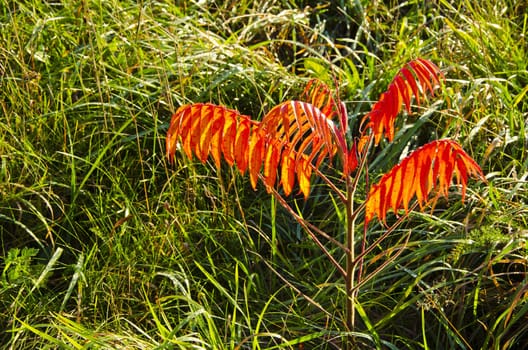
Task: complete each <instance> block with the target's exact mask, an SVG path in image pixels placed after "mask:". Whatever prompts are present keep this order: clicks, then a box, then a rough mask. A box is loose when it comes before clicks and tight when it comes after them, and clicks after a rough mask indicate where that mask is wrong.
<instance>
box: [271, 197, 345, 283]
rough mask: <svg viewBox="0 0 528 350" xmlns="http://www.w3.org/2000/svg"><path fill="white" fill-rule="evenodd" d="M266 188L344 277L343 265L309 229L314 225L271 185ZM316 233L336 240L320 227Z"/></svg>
mask: <svg viewBox="0 0 528 350" xmlns="http://www.w3.org/2000/svg"><path fill="white" fill-rule="evenodd" d="M268 189H269V190H270V191H271V193H272V194H273V196H275V198H276V199H277V200H278V201H279V203H280V204H281V205H282V206H283V208H285V209H286V210H287V211H288V212H289V213H290V215H291V216H293V218H294V219H295V221H297V222H298V223H299V224H300V225H301V226H302V228H303V229H304V230H305V231H306V232H307V233H308V235H309V236H310V237H311V238H312V240H313V241H314V242H315V244H317V246H318V247H319V249H321V251H322V252H323V253H324V254H325V255H326V257H327V258H328V260H330V262H331V263H332V265H334V266H335V268H336V269H337V271H339V273H340V274H341V276H343V278H346V271H345V270H344V269H343V267H341V265H340V264H339V262H338V261H337V260H336V259H335V258H334V257H333V256H332V254H330V252H329V251H328V249H326V247H325V246H324V245H323V243H321V241H320V240H319V239H318V238H317V236H316V234H315V233H314V232H313V231H312V230H311V229H310V227H312V228H315V226H313V225H311V224H309V223H307V222H306V221H305V220H304V219H303V218H302V217H301V216H300V215H298V214H297V213H296V212H295V211H294V210H293V209H292V207H290V205H288V203H286V201H285V200H284V198H283V197H282V196H281V195H280V194H279V192H277V191H276V190H275V189H274V188H273V187H268ZM317 233H318V234H320V235H323V236H324V237H325V238H327V239H329V240H331V241H332V242H337V241H335V240H334V239H332V238H331V237H330V236H329V235H328V234H326V233H325V232H323V231H322V230H320V229H317ZM337 243H339V242H337ZM339 246H342V245H341V244H339Z"/></svg>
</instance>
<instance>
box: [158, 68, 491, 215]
mask: <svg viewBox="0 0 528 350" xmlns="http://www.w3.org/2000/svg"><path fill="white" fill-rule="evenodd" d="M442 79H443V75H442V73H441V72H440V70H439V69H438V67H437V66H435V65H434V64H433V63H431V62H429V61H427V60H423V59H417V60H415V61H411V62H409V63H408V64H407V65H406V66H405V67H404V68H402V69H401V70H400V71H399V72H398V74H397V75H396V77H395V78H394V79H393V81H392V82H391V83H390V84H389V87H388V89H387V91H386V92H384V93H383V94H382V95H381V97H380V99H379V100H378V101H377V102H376V103H375V104H374V105H373V107H372V110H371V111H370V112H369V113H367V114H366V115H365V117H364V118H363V122H362V125H363V128H362V129H363V130H362V133H363V135H362V140H361V141H360V144H359V145H358V147H356V144H355V143H353V144H352V146H349V145H348V143H347V139H346V131H347V129H348V123H347V112H346V109H345V105H344V104H343V103H341V102H340V101H337V102H336V100H335V99H334V98H333V97H332V94H331V92H330V89H329V88H328V86H326V85H325V84H323V83H321V82H319V81H317V80H314V81H311V82H310V83H309V84H308V85H307V87H306V89H305V92H304V94H303V100H300V101H286V102H283V103H281V104H279V105H278V106H276V107H274V108H273V109H271V110H270V111H269V112H268V113H267V114H266V115H265V116H264V118H263V119H262V120H261V121H256V120H252V119H251V118H250V117H248V116H245V115H241V114H240V113H239V112H237V111H235V110H231V109H228V108H226V107H223V106H217V105H213V104H209V103H197V104H190V105H184V106H182V107H180V108H179V109H178V110H177V111H176V113H174V115H173V116H172V119H171V123H170V126H169V131H168V133H167V140H166V150H167V156H168V157H169V160H172V158H173V157H174V154H175V152H176V149H177V146H178V145H181V147H182V148H183V150H184V152H185V154H186V155H187V157H189V158H192V155H193V153H194V154H195V155H196V157H197V158H198V159H199V160H200V161H202V162H205V161H206V160H207V158H208V157H209V155H211V156H212V158H213V160H214V162H215V164H216V166H217V167H219V166H220V162H221V158H222V156H223V158H224V159H225V160H226V162H227V163H228V164H229V165H230V166H233V165H236V166H237V168H238V169H239V171H240V172H241V173H242V174H244V173H245V172H246V170H247V171H248V172H249V176H250V180H251V185H252V186H253V188H255V187H256V185H257V182H258V177H259V174H261V171H262V174H263V179H264V184H265V185H266V188H267V190H268V191H270V190H271V188H272V187H273V186H275V184H276V182H277V176H280V182H279V186H282V188H283V190H284V194H285V195H289V194H290V193H291V192H292V191H293V188H294V184H295V179H296V178H297V182H298V184H299V188H300V191H301V192H302V193H303V194H304V196H305V197H308V195H309V193H310V178H311V175H312V173H313V170H314V168H318V167H319V166H320V164H321V163H322V162H323V161H324V160H325V159H332V158H333V157H334V156H335V155H336V154H338V155H339V158H340V159H341V163H342V166H343V169H342V170H343V175H344V176H348V175H350V174H351V173H352V172H353V171H354V170H355V169H356V167H357V166H358V157H357V154H358V152H367V151H368V145H365V144H364V143H363V142H364V141H365V140H366V139H367V138H366V135H367V133H368V132H369V131H371V132H372V134H373V136H374V144H375V145H377V144H378V143H379V142H380V140H381V137H383V136H385V137H386V138H387V139H388V140H389V141H392V139H393V138H394V120H395V118H396V116H397V115H398V114H399V113H400V111H401V109H402V106H403V105H405V108H406V110H407V111H410V108H411V99H412V97H414V99H415V101H416V102H417V103H418V104H419V103H420V100H421V99H423V98H425V97H426V95H427V92H430V93H431V94H432V93H434V89H435V87H436V86H437V85H439V84H440V81H441V80H442ZM336 118H337V119H338V121H337V124H336V122H335V121H334V120H335V119H336ZM453 175H455V177H456V180H457V183H458V184H460V185H461V187H462V196H464V195H465V192H466V183H467V179H468V176H475V177H478V178H481V179H483V175H482V171H481V169H480V167H479V166H478V165H477V164H476V163H475V161H474V160H473V159H471V157H469V156H468V155H467V154H466V153H465V152H464V151H463V150H462V148H461V147H460V146H459V145H458V144H457V143H455V142H454V141H451V140H441V141H434V142H432V143H430V144H428V145H425V146H423V147H422V148H420V149H418V150H416V151H415V152H413V153H412V154H411V155H410V156H409V157H407V158H405V159H404V160H403V161H402V162H401V163H400V164H398V165H397V166H396V167H394V168H393V169H392V170H391V171H390V172H389V173H387V174H385V175H384V176H383V177H382V179H381V181H380V182H379V183H378V184H376V185H374V186H372V188H371V190H370V193H369V196H368V198H367V203H366V216H365V220H366V222H367V223H368V222H369V221H370V220H371V219H372V218H373V217H374V216H378V217H379V218H380V219H381V220H385V216H386V213H387V211H388V210H389V209H393V210H394V211H396V210H398V209H399V208H402V207H403V208H404V209H405V211H406V212H407V210H408V206H409V202H410V201H411V199H412V198H413V197H414V196H416V198H417V200H418V202H419V203H420V205H423V204H424V203H425V202H426V201H427V198H428V195H429V193H430V192H431V191H432V190H433V189H436V190H437V191H438V194H444V195H445V194H446V193H447V188H448V187H449V185H450V184H451V180H452V177H453Z"/></svg>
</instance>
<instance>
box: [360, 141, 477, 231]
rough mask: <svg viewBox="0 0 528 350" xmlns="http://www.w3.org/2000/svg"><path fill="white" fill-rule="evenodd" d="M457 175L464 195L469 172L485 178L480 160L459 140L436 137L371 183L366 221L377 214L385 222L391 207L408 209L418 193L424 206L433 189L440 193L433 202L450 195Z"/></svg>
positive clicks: (406, 210)
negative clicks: (437, 138) (463, 147)
mask: <svg viewBox="0 0 528 350" xmlns="http://www.w3.org/2000/svg"><path fill="white" fill-rule="evenodd" d="M453 175H455V176H456V178H457V183H458V184H460V185H461V187H462V199H463V198H464V195H465V191H466V184H467V177H468V175H469V176H473V177H475V178H478V179H481V180H483V181H485V179H484V176H483V174H482V170H481V169H480V167H479V166H478V164H477V163H476V162H475V161H474V160H473V159H472V158H471V157H470V156H469V155H468V154H467V153H466V152H464V150H463V149H462V147H460V145H458V144H457V143H456V142H455V141H452V140H439V141H433V142H431V143H428V144H427V145H425V146H422V147H420V148H419V149H417V150H416V151H414V152H412V153H411V154H410V155H409V156H408V157H406V158H405V159H404V160H402V162H401V163H400V164H398V165H396V166H395V167H394V168H392V170H390V171H389V172H388V173H386V174H385V175H383V177H382V178H381V180H380V181H379V182H378V183H377V184H375V185H373V186H372V187H371V189H370V192H369V195H368V198H367V203H366V209H365V223H366V224H368V222H369V221H370V220H372V218H373V217H374V216H378V218H379V219H380V220H381V221H383V222H384V221H385V217H386V214H387V212H388V210H389V209H392V210H393V211H397V210H398V209H400V208H401V207H402V205H403V208H404V209H405V212H406V213H407V212H408V206H409V202H410V200H411V199H412V198H413V197H414V196H416V198H417V200H418V203H419V204H420V206H423V205H424V204H425V203H426V202H427V200H428V196H429V193H430V192H431V190H433V189H435V190H436V191H437V193H438V194H437V197H436V198H434V199H433V203H434V201H436V199H437V198H438V196H440V195H443V196H447V194H448V188H449V186H450V184H451V182H452V178H453Z"/></svg>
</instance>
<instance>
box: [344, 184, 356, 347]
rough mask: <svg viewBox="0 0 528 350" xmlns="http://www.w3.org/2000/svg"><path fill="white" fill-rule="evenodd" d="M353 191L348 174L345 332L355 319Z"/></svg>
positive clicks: (351, 342)
mask: <svg viewBox="0 0 528 350" xmlns="http://www.w3.org/2000/svg"><path fill="white" fill-rule="evenodd" d="M354 193H355V186H354V184H353V181H351V178H350V176H348V177H347V193H346V247H347V252H346V274H345V289H346V305H345V310H346V311H345V317H346V320H345V322H346V328H347V332H353V331H354V329H355V320H356V308H355V302H356V292H355V288H354V287H355V282H356V281H355V251H354V245H355V242H354V231H355V221H356V220H355V216H354ZM345 342H346V344H344V347H343V348H345V349H347V350H351V349H352V348H353V345H354V336H353V335H351V334H349V335H348V336H347V337H345Z"/></svg>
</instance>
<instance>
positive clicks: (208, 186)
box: [0, 0, 528, 349]
mask: <svg viewBox="0 0 528 350" xmlns="http://www.w3.org/2000/svg"><path fill="white" fill-rule="evenodd" d="M220 3H221V2H218V4H217V5H212V4H210V3H208V2H201V1H196V2H195V1H182V2H180V6H179V7H178V6H175V5H174V4H173V3H172V2H164V1H149V2H143V3H141V2H140V3H137V2H131V1H111V2H73V1H63V2H60V3H59V2H50V1H48V2H37V1H33V2H32V1H28V2H10V1H6V0H0V242H1V256H2V257H1V259H0V329H2V330H5V332H0V343H1V344H2V348H6V349H8V348H12V349H18V348H30V347H33V348H82V347H90V346H92V347H101V348H116V349H117V348H145V349H147V348H157V347H168V348H170V347H172V348H197V349H200V348H204V349H234V348H236V347H237V346H238V347H239V348H240V349H247V348H252V349H267V348H273V347H275V348H285V349H298V348H299V347H300V344H304V347H305V348H306V349H335V348H339V346H340V344H341V337H342V336H343V332H344V330H343V329H342V319H343V317H344V315H343V310H340V309H339V305H342V300H341V298H343V292H342V291H343V288H344V287H343V286H342V285H341V284H340V283H338V281H339V278H338V277H337V276H336V273H335V271H333V270H332V268H331V267H330V265H329V264H328V262H327V261H326V260H325V259H324V257H322V256H321V254H320V252H319V251H318V250H317V248H316V247H315V246H314V244H313V243H312V242H311V241H310V240H309V239H308V238H307V236H306V235H305V234H304V232H303V231H302V229H301V228H300V227H299V226H298V225H297V224H296V223H295V222H294V221H293V220H292V219H291V217H289V215H288V213H285V212H283V211H282V210H280V209H279V208H277V207H280V206H277V205H276V203H273V202H272V200H271V199H270V198H269V197H268V196H267V195H266V194H265V193H264V191H262V190H261V189H258V190H257V191H253V190H251V188H250V186H249V185H248V184H247V183H246V180H245V179H243V178H242V177H240V176H238V175H237V174H236V173H235V172H232V171H231V170H230V169H229V168H227V167H226V168H223V169H222V171H221V172H216V171H215V170H214V166H212V165H209V164H206V165H205V166H202V165H201V164H195V163H193V162H192V161H188V160H185V159H184V157H177V159H176V164H175V165H173V166H169V165H168V164H167V161H166V158H165V154H164V135H165V131H166V129H167V126H168V125H167V124H168V120H169V118H170V115H171V113H172V112H173V111H174V110H175V109H176V108H177V107H178V106H179V105H181V104H183V103H188V102H214V103H218V104H223V105H227V106H230V107H233V108H236V109H238V110H240V111H241V112H243V113H245V114H248V115H251V116H253V117H255V118H259V117H260V116H262V115H263V113H264V112H266V111H267V110H269V108H270V106H273V105H276V104H277V103H278V102H280V101H282V100H284V99H291V98H294V97H295V96H297V95H298V92H299V89H300V88H301V87H302V86H304V82H305V81H306V80H308V79H309V78H312V77H319V78H321V79H323V80H324V81H326V82H327V83H330V84H332V83H333V81H334V78H335V80H336V81H338V82H339V84H340V92H341V95H342V96H341V97H342V99H343V101H344V102H345V103H346V104H347V108H348V110H349V113H350V117H351V124H352V125H353V126H355V127H358V122H357V120H358V118H359V117H360V116H362V114H363V113H364V112H365V111H366V110H367V109H368V108H369V107H370V101H371V100H373V99H375V98H377V96H378V93H379V92H380V91H382V90H383V89H384V88H385V87H386V82H387V80H388V79H390V78H391V77H392V75H393V73H394V71H395V70H396V69H398V68H399V67H400V66H401V64H402V63H403V62H406V61H408V60H409V59H411V58H415V57H417V56H421V57H425V58H428V59H430V60H432V61H434V62H436V63H438V64H439V65H440V66H441V68H442V69H444V70H445V74H446V78H447V83H446V88H447V90H446V94H445V96H444V100H445V102H444V103H439V104H435V105H433V106H432V107H431V108H430V109H428V110H421V112H420V113H416V114H415V115H410V116H402V118H401V119H400V120H401V122H400V123H401V124H400V128H401V129H400V130H401V131H400V132H399V133H398V134H397V141H399V143H398V142H396V143H395V145H394V146H391V147H385V148H384V149H383V150H382V151H381V153H380V154H379V155H377V157H378V158H377V159H374V160H373V164H374V165H373V166H374V167H378V168H377V169H379V170H380V172H381V171H382V170H383V165H384V161H386V160H387V159H397V158H398V157H400V156H401V153H402V152H405V150H406V146H407V144H408V143H411V144H412V146H415V145H419V144H423V143H425V142H426V141H428V140H430V139H432V138H435V137H439V136H442V137H453V138H456V139H457V140H460V141H461V142H462V143H463V144H464V148H465V149H467V150H469V151H470V153H471V155H472V156H473V157H474V158H475V159H476V160H477V161H478V162H479V163H480V164H481V165H482V167H483V169H484V170H485V173H487V174H488V180H489V184H487V185H478V186H474V187H473V190H472V191H471V192H469V193H468V197H467V198H466V201H465V202H464V203H463V204H453V203H458V201H457V200H453V201H446V202H445V203H444V202H442V203H439V204H438V205H437V207H436V208H435V209H434V210H432V211H430V212H425V213H424V214H418V213H417V214H413V215H412V218H411V221H410V222H409V223H407V224H406V225H405V226H403V227H402V230H401V231H400V232H399V234H395V235H394V237H393V238H392V240H391V241H388V243H391V245H392V246H383V247H379V249H378V250H376V251H374V252H373V253H372V254H371V255H369V256H368V257H366V262H367V267H368V269H367V272H368V271H373V270H374V269H375V268H376V267H377V266H379V265H380V264H382V263H383V261H384V259H386V258H387V256H386V255H384V254H385V253H387V252H391V251H394V250H395V249H397V248H398V247H401V245H402V244H403V242H404V240H402V237H405V235H406V234H408V233H409V230H411V236H410V240H409V242H408V243H407V245H406V246H405V251H404V253H403V254H402V255H400V256H399V257H398V258H397V259H396V260H395V261H393V262H391V263H390V264H389V266H387V268H386V269H385V270H383V271H382V272H381V273H380V274H378V275H377V276H376V277H375V278H374V279H372V280H370V281H369V283H367V284H366V285H364V286H363V287H362V290H361V291H360V293H359V302H360V307H361V309H362V310H363V311H364V312H362V313H361V319H362V322H363V323H360V325H359V328H358V329H359V330H358V334H356V335H357V338H358V344H360V345H361V344H363V345H364V346H365V347H366V348H368V347H376V345H377V346H379V347H382V348H393V349H396V348H411V349H414V348H430V349H435V348H465V349H488V348H495V347H497V348H507V349H514V348H515V347H516V346H518V344H523V343H526V341H527V339H528V329H527V326H526V324H528V323H527V322H526V321H527V318H528V308H527V306H526V305H527V303H526V269H527V263H526V256H527V250H526V239H527V235H528V232H527V227H528V222H527V219H526V218H527V217H528V204H527V202H526V198H527V195H528V193H527V188H528V186H527V181H528V153H527V152H528V141H527V139H528V135H527V132H528V131H527V128H528V125H527V124H526V120H527V118H528V114H527V113H528V104H527V102H526V101H527V96H528V93H527V91H528V90H527V89H526V85H527V83H528V71H527V69H528V68H527V66H526V56H527V53H526V47H527V46H526V40H527V39H526V35H527V34H528V24H527V23H528V17H527V15H526V8H524V9H523V8H522V2H519V3H518V2H514V1H506V0H505V1H498V2H493V1H484V2H481V3H479V4H480V5H479V6H478V7H477V6H475V5H474V4H473V2H470V1H462V2H449V1H439V2H427V6H425V7H424V6H422V4H423V2H422V1H407V2H405V3H404V5H399V4H396V2H390V1H389V2H368V1H354V2H346V1H335V2H331V4H329V5H324V4H323V5H318V4H316V3H315V2H311V1H301V2H298V3H297V5H294V4H292V2H284V1H267V2H256V1H249V0H245V1H239V2H223V3H221V4H220ZM390 163H391V164H392V162H390ZM377 169H375V168H373V170H376V171H377ZM313 187H314V194H313V196H312V197H311V198H310V199H309V200H308V201H307V202H304V201H303V200H302V199H300V198H291V199H290V200H291V201H292V202H293V201H296V203H297V204H296V205H297V207H298V208H299V211H300V212H301V213H303V215H304V217H306V218H309V219H310V220H311V221H312V222H314V223H316V224H320V225H322V226H324V227H325V229H326V230H327V231H330V232H332V233H333V234H335V235H336V236H338V235H342V234H343V232H340V231H339V227H341V225H339V220H340V217H342V213H341V212H340V210H342V208H339V207H338V206H335V205H334V202H335V201H333V200H332V198H331V197H330V196H329V195H328V193H327V191H325V189H324V187H323V186H319V184H317V183H314V186H313ZM453 196H455V199H458V195H457V194H456V193H453ZM382 230H383V228H382V227H376V228H374V229H373V230H371V232H369V235H368V237H367V239H369V240H374V239H375V237H376V236H378V235H379V234H380V232H382Z"/></svg>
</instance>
